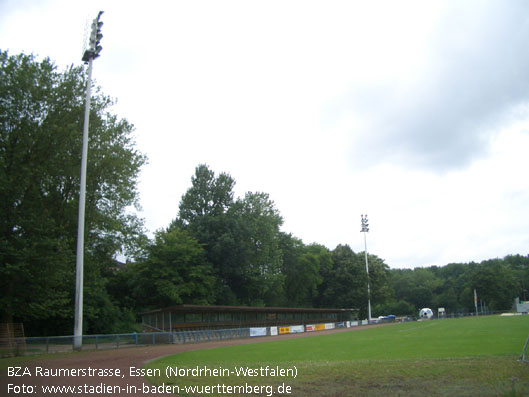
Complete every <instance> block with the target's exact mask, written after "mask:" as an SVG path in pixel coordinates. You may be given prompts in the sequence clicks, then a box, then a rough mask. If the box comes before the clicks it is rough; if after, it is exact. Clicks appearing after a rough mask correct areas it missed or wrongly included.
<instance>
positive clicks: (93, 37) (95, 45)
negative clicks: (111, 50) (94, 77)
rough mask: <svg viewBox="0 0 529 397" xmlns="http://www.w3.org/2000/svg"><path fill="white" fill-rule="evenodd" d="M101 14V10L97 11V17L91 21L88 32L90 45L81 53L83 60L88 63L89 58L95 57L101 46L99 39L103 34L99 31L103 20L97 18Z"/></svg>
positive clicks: (98, 53)
mask: <svg viewBox="0 0 529 397" xmlns="http://www.w3.org/2000/svg"><path fill="white" fill-rule="evenodd" d="M102 14H103V11H99V14H97V18H96V19H94V21H93V22H92V32H91V33H90V43H89V44H90V45H89V48H88V49H87V50H86V51H85V52H84V54H83V62H85V63H88V62H90V60H91V59H96V58H97V57H98V56H99V55H100V53H101V50H102V49H103V47H101V39H102V38H103V34H102V33H101V27H102V26H103V22H101V21H100V20H99V18H101V15H102Z"/></svg>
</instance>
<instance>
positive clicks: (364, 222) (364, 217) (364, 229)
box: [360, 214, 371, 322]
mask: <svg viewBox="0 0 529 397" xmlns="http://www.w3.org/2000/svg"><path fill="white" fill-rule="evenodd" d="M360 217H361V218H362V230H360V232H361V233H364V247H365V249H364V252H365V257H366V273H367V321H368V322H371V290H370V288H369V264H368V262H367V237H366V236H367V233H368V232H369V223H368V221H367V214H366V215H360Z"/></svg>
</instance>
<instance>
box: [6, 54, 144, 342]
mask: <svg viewBox="0 0 529 397" xmlns="http://www.w3.org/2000/svg"><path fill="white" fill-rule="evenodd" d="M85 87H86V79H85V72H84V69H83V68H82V67H69V68H68V69H66V70H65V71H63V72H58V71H57V68H56V66H55V65H54V64H53V63H52V62H51V61H50V60H49V59H44V60H42V61H38V60H37V59H36V58H35V57H33V56H31V55H24V54H22V55H16V56H9V55H8V53H7V52H0V98H1V99H0V290H1V291H2V293H1V298H0V307H1V310H2V317H3V321H12V320H17V321H23V322H24V323H25V324H26V329H27V330H28V332H29V333H32V332H33V330H36V329H38V332H42V333H47V332H50V333H51V332H53V333H58V332H66V333H71V328H72V324H73V295H74V288H75V287H74V286H75V282H74V276H75V242H76V236H77V210H78V194H79V193H78V192H79V175H80V162H81V145H82V129H83V119H84V96H85V95H84V94H85ZM94 91H95V92H94V95H93V99H92V110H91V114H90V145H89V151H88V153H89V157H88V175H87V195H86V235H85V243H86V253H85V279H86V283H85V291H87V292H88V294H92V293H93V294H95V295H98V294H103V293H104V283H103V284H102V283H92V280H97V279H98V275H99V274H100V273H101V267H108V266H112V265H113V264H114V260H113V257H114V255H115V254H116V253H117V252H119V251H121V250H128V252H131V251H132V250H133V249H134V247H135V246H136V241H137V239H138V238H140V237H141V236H142V234H143V228H142V224H141V221H140V220H139V219H138V218H137V217H135V216H134V215H131V214H130V213H129V212H127V211H126V209H127V208H128V207H130V206H132V205H135V204H136V203H137V191H136V182H137V177H138V173H139V171H140V168H141V166H142V165H143V164H144V163H145V161H146V159H145V157H144V156H143V155H142V154H141V153H139V152H138V151H137V150H136V149H135V148H134V142H133V140H132V137H131V134H132V131H133V127H132V125H131V124H129V123H128V122H127V121H126V120H123V119H118V118H117V117H116V116H115V115H112V114H111V113H110V112H109V108H110V107H111V106H112V104H113V102H112V100H111V99H110V98H108V97H106V96H104V95H103V94H102V93H101V90H100V89H99V88H96V89H95V90H94ZM51 291H53V293H51ZM84 303H85V312H86V315H85V320H86V321H87V322H88V323H90V321H95V320H96V319H95V318H94V317H92V318H91V313H93V312H95V311H97V306H98V305H99V304H100V302H95V301H93V300H91V299H85V301H84ZM88 328H89V327H88Z"/></svg>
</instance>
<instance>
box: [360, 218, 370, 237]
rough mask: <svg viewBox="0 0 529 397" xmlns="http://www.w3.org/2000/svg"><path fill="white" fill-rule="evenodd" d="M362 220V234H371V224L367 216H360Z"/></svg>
mask: <svg viewBox="0 0 529 397" xmlns="http://www.w3.org/2000/svg"><path fill="white" fill-rule="evenodd" d="M360 216H361V218H362V230H360V232H362V233H367V232H369V223H368V221H367V214H366V215H360Z"/></svg>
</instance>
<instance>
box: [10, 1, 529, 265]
mask: <svg viewBox="0 0 529 397" xmlns="http://www.w3.org/2000/svg"><path fill="white" fill-rule="evenodd" d="M100 10H103V11H104V12H105V13H104V14H103V16H102V21H103V22H104V26H103V29H102V31H103V35H104V37H103V40H102V46H103V51H102V53H101V57H100V58H98V59H96V60H95V61H94V71H93V77H94V79H95V80H96V83H97V84H98V85H100V86H102V88H103V91H104V93H105V94H107V95H110V96H112V97H114V98H117V100H118V104H117V105H116V106H115V108H114V109H113V111H114V112H115V113H117V114H118V115H119V116H120V117H124V118H126V119H128V120H129V121H130V122H131V123H133V124H134V125H135V127H136V131H135V134H136V141H137V146H138V149H139V150H140V151H142V152H143V153H145V154H146V155H147V156H148V157H149V164H148V165H147V166H145V167H144V169H143V171H142V174H141V181H140V185H139V190H140V193H141V205H142V207H143V210H142V212H141V214H140V215H141V216H142V217H143V218H145V221H146V226H147V228H148V229H149V231H150V232H151V233H152V232H154V231H155V230H157V229H158V228H162V227H166V226H168V224H169V222H170V221H171V220H172V219H174V218H175V216H176V215H177V212H178V204H179V201H180V198H181V196H182V194H184V193H185V191H186V190H187V189H188V188H189V187H190V184H191V176H192V175H193V173H194V169H195V167H196V166H197V165H198V164H201V163H206V164H208V165H209V166H210V168H211V169H213V170H214V171H215V172H216V173H220V172H227V173H229V174H231V176H232V177H233V178H234V179H235V181H236V182H237V184H236V195H237V196H242V195H244V192H246V191H263V192H266V193H269V194H270V196H271V198H272V200H274V202H275V203H276V206H277V208H278V210H279V211H280V213H281V215H282V216H283V218H284V225H283V228H282V230H283V231H285V232H288V233H292V234H293V235H295V236H296V237H299V238H301V239H302V240H303V241H304V242H305V243H306V244H309V243H312V242H317V243H320V244H323V245H325V246H327V247H328V248H330V249H334V248H335V247H336V245H338V244H349V245H350V246H351V247H352V248H353V250H354V251H356V252H359V251H363V250H364V239H363V236H362V233H360V215H361V214H368V216H369V221H370V232H369V234H368V236H367V244H368V247H367V248H368V251H369V252H370V253H373V254H376V255H378V256H379V257H381V258H382V259H384V260H385V262H386V263H387V264H388V265H389V266H390V267H392V268H404V267H407V268H410V267H417V266H430V265H438V266H443V265H446V264H448V263H451V262H469V261H481V260H484V259H489V258H495V257H503V256H505V255H508V254H522V255H527V254H528V253H529V177H528V171H529V155H528V154H527V153H528V150H529V2H528V1H524V0H520V1H500V0H497V1H328V0H326V1H306V0H304V1H259V2H258V1H248V0H243V1H219V0H215V1H185V2H184V1H171V2H169V1H158V0H151V1H149V2H145V1H142V2H139V1H130V0H129V1H109V0H106V1H83V2H80V1H72V0H48V1H44V0H0V48H1V49H3V50H6V49H7V50H9V52H10V54H13V55H14V54H17V53H20V52H24V53H26V54H30V53H33V54H35V55H38V56H39V57H40V58H42V57H48V56H49V57H50V58H51V59H52V60H54V61H55V63H56V64H57V66H58V67H59V69H60V70H62V69H64V68H65V67H67V66H69V65H71V64H76V65H79V64H81V63H82V62H81V56H82V48H83V39H84V36H85V33H84V32H85V25H87V24H89V23H90V22H91V20H92V19H93V18H95V17H96V16H97V13H98V11H100ZM88 29H89V28H88Z"/></svg>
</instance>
